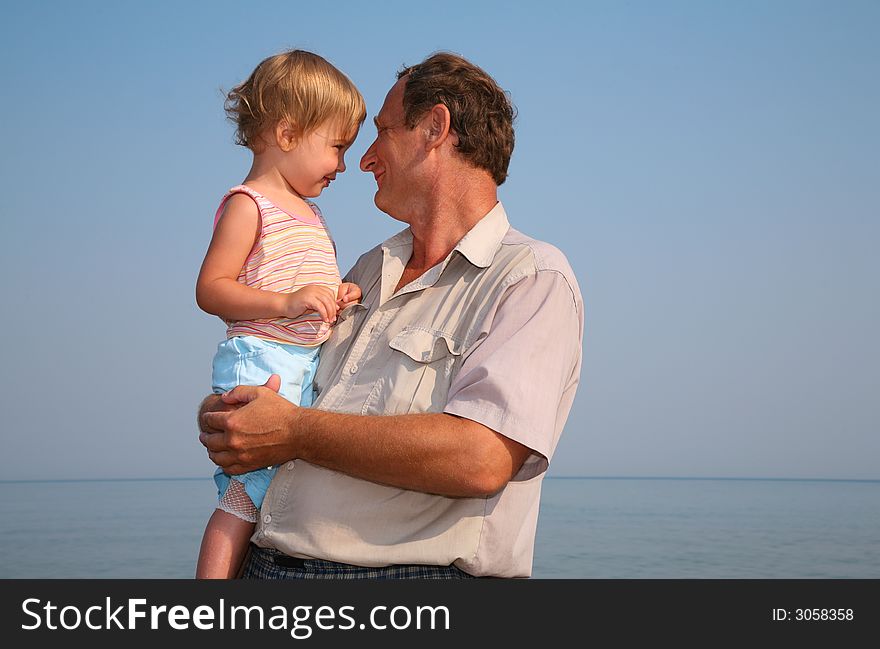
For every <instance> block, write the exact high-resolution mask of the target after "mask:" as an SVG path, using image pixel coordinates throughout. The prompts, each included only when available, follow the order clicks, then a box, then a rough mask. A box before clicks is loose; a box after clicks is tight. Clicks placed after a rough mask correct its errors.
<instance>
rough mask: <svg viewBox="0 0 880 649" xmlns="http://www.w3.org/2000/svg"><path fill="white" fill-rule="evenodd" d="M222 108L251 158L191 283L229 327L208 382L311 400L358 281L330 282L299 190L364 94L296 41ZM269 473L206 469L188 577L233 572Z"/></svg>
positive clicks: (339, 167) (315, 188) (316, 217)
mask: <svg viewBox="0 0 880 649" xmlns="http://www.w3.org/2000/svg"><path fill="white" fill-rule="evenodd" d="M226 112H227V115H228V116H229V118H230V119H231V120H232V121H233V122H235V124H236V125H237V131H236V143H237V144H241V145H244V146H246V147H248V148H249V149H250V150H251V152H252V153H253V164H252V165H251V170H250V173H248V175H247V177H246V178H245V179H244V182H243V183H242V184H241V185H238V186H236V187H233V188H232V189H230V190H229V191H228V192H227V193H226V195H225V196H224V197H223V200H222V201H221V203H220V207H219V208H218V209H217V214H216V216H215V218H214V236H213V238H212V239H211V244H210V246H209V247H208V252H207V254H206V255H205V260H204V262H203V263H202V269H201V271H200V273H199V278H198V282H197V285H196V300H197V302H198V304H199V306H200V307H201V308H202V309H203V310H204V311H206V312H208V313H212V314H215V315H218V316H220V317H221V318H223V319H224V321H225V322H226V324H227V327H228V328H227V330H226V340H225V341H223V342H221V343H220V345H219V346H218V348H217V353H216V355H215V356H214V363H213V377H212V382H213V390H214V392H216V393H221V392H226V391H228V390H231V389H232V388H234V387H235V386H236V385H239V384H242V385H260V384H263V383H265V382H266V380H267V379H268V378H269V376H270V375H272V374H278V375H280V376H281V379H282V386H281V390H280V394H281V395H282V396H284V397H285V398H287V399H288V400H290V401H292V402H293V403H295V404H299V405H301V406H310V405H311V403H312V378H313V376H314V373H315V367H316V366H317V362H318V350H319V347H320V345H321V343H322V342H324V341H325V340H326V339H327V337H328V336H329V333H330V325H331V323H333V322H334V321H335V320H336V314H337V312H338V311H339V310H341V309H343V308H345V307H346V306H349V305H351V304H353V303H354V302H356V301H357V300H358V299H359V298H360V295H361V292H360V289H359V288H358V287H357V286H355V285H354V284H341V283H340V278H339V269H338V268H337V266H336V254H335V247H334V244H333V241H332V240H331V239H330V235H329V233H328V232H327V229H326V225H325V223H324V219H323V217H322V216H321V212H320V211H319V210H318V208H317V206H316V205H315V204H314V203H312V202H311V201H309V200H307V199H308V198H310V197H315V196H318V195H319V194H320V193H321V191H322V190H323V189H324V188H325V187H327V186H328V185H329V184H330V182H331V181H333V180H335V179H336V175H337V174H340V173H342V172H343V171H345V162H344V160H343V158H344V155H345V152H346V150H347V149H348V147H349V146H350V145H351V143H352V142H353V141H354V139H355V137H356V136H357V132H358V130H359V129H360V126H361V124H362V123H363V121H364V118H365V117H366V108H365V105H364V100H363V97H361V94H360V93H359V92H358V90H357V88H355V86H354V84H353V83H352V82H351V81H350V80H349V79H348V77H346V76H345V75H344V74H342V73H341V72H340V71H339V70H337V69H336V68H335V67H333V66H332V65H331V64H330V63H328V62H327V61H325V60H324V59H323V58H321V57H320V56H317V55H316V54H312V53H310V52H304V51H301V50H294V51H289V52H284V53H281V54H277V55H275V56H272V57H269V58H267V59H266V60H264V61H263V62H262V63H260V64H259V65H258V66H257V68H256V69H255V70H254V71H253V73H252V74H251V76H250V77H249V78H248V80H247V81H245V82H244V83H242V84H241V85H239V86H237V87H236V88H234V89H233V90H232V91H231V92H230V93H229V95H228V96H227V100H226ZM273 472H274V469H273V468H272V467H268V468H266V469H261V470H259V471H254V472H251V473H246V474H244V475H237V476H229V475H226V474H225V473H223V471H222V470H220V469H218V470H217V471H216V473H215V474H214V479H215V481H216V483H217V487H218V491H219V497H220V503H219V506H218V508H217V509H216V510H215V511H214V513H213V515H212V516H211V518H210V520H209V521H208V525H207V528H206V529H205V534H204V537H203V538H202V546H201V551H200V552H199V562H198V566H197V568H196V577H197V578H218V579H228V578H233V577H235V576H237V575H238V572H239V569H240V568H241V564H242V560H243V558H244V556H245V553H246V550H247V546H248V542H249V539H250V537H251V535H252V534H253V530H254V523H255V522H256V520H257V513H258V509H259V507H260V505H261V504H262V501H263V496H264V495H265V493H266V489H267V488H268V486H269V482H270V480H271V478H272V474H273Z"/></svg>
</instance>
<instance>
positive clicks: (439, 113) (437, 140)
mask: <svg viewBox="0 0 880 649" xmlns="http://www.w3.org/2000/svg"><path fill="white" fill-rule="evenodd" d="M426 119H427V124H426V127H427V135H428V142H427V147H428V150H429V151H430V150H431V149H435V148H437V147H438V146H440V145H441V144H443V143H444V142H445V141H446V140H447V139H448V138H449V137H450V136H452V137H455V133H451V132H450V130H449V129H450V126H451V124H452V118H451V116H450V115H449V109H448V108H447V107H446V106H444V105H443V104H437V105H435V106H434V107H433V108H431V110H430V111H429V112H428V115H427V117H426ZM456 139H457V138H456ZM453 143H454V142H453Z"/></svg>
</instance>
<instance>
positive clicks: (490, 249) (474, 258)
mask: <svg viewBox="0 0 880 649" xmlns="http://www.w3.org/2000/svg"><path fill="white" fill-rule="evenodd" d="M509 229H510V223H509V222H508V220H507V213H506V212H505V211H504V206H503V205H502V204H501V201H498V202H497V203H495V206H494V207H493V208H492V209H491V210H489V212H488V213H487V214H486V216H484V217H483V218H482V219H480V220H479V221H477V223H476V224H475V225H474V227H472V228H471V229H470V230H469V231H468V233H467V234H465V235H464V236H463V237H462V238H461V239H460V240H459V242H458V243H457V244H455V248H453V249H452V252H455V251H456V250H457V251H458V252H460V253H461V254H462V255H463V256H464V258H465V259H467V260H468V261H469V262H470V263H472V264H473V265H474V266H477V267H479V268H487V267H488V266H490V265H491V264H492V260H493V259H495V253H496V252H498V248H499V247H500V246H501V240H502V239H503V238H504V235H506V234H507V231H508V230H509ZM412 240H413V239H412V231H411V230H410V229H409V228H407V229H406V230H403V231H402V232H398V233H397V234H395V235H394V236H393V237H391V238H390V239H386V240H385V242H383V243H382V248H383V249H385V250H391V249H395V248H408V249H409V252H410V253H411V252H412ZM452 252H450V256H451V255H452ZM406 259H409V255H406ZM447 259H449V257H447ZM404 261H405V260H404Z"/></svg>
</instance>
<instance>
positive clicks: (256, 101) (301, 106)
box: [225, 50, 367, 151]
mask: <svg viewBox="0 0 880 649" xmlns="http://www.w3.org/2000/svg"><path fill="white" fill-rule="evenodd" d="M225 108H226V116H227V117H228V118H229V119H230V120H231V121H232V122H234V123H235V125H236V130H235V143H236V144H241V145H242V146H246V147H248V148H249V149H251V150H252V151H255V150H257V149H258V148H259V146H260V141H259V138H258V137H257V136H258V135H259V134H260V133H261V132H262V131H263V130H264V129H266V128H270V127H275V126H276V125H277V124H278V123H279V122H281V121H282V120H286V121H287V122H289V123H290V125H291V126H292V127H293V129H294V130H295V131H296V133H297V136H298V137H303V136H305V135H308V134H309V133H311V132H312V131H314V130H315V129H316V128H318V127H319V126H321V125H322V124H324V123H325V122H328V121H330V122H333V123H334V125H336V126H338V127H339V128H340V129H341V130H342V132H343V133H344V134H345V137H346V139H354V137H355V135H356V134H357V131H358V129H359V128H360V126H361V124H363V122H364V119H365V118H366V116H367V108H366V104H365V103H364V98H363V97H362V96H361V93H360V92H359V91H358V89H357V88H356V87H355V85H354V84H353V83H352V82H351V79H349V78H348V77H347V76H345V75H344V74H343V73H342V72H340V71H339V70H338V69H336V68H335V67H334V66H333V65H331V64H330V63H329V62H328V61H327V60H326V59H324V58H322V57H320V56H318V55H317V54H313V53H312V52H306V51H304V50H289V51H287V52H282V53H280V54H276V55H274V56H270V57H269V58H267V59H264V60H263V61H262V62H261V63H260V64H259V65H258V66H257V67H256V69H255V70H254V71H253V72H252V73H251V76H250V77H248V79H247V81H245V82H243V83H241V84H239V85H237V86H236V87H235V88H233V89H232V90H230V91H229V93H228V94H227V95H226V102H225Z"/></svg>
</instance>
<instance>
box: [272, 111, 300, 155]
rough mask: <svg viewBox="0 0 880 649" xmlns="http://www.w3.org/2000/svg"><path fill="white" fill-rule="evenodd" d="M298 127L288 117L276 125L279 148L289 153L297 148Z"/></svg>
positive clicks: (276, 140) (276, 138)
mask: <svg viewBox="0 0 880 649" xmlns="http://www.w3.org/2000/svg"><path fill="white" fill-rule="evenodd" d="M297 140H298V138H297V136H296V129H295V128H294V127H293V125H292V124H291V123H290V122H288V121H287V120H286V119H282V120H281V121H280V122H278V124H277V125H276V126H275V143H276V144H277V145H278V148H279V149H281V150H282V151H284V152H285V153H287V152H288V151H292V150H293V149H295V148H296V143H297Z"/></svg>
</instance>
